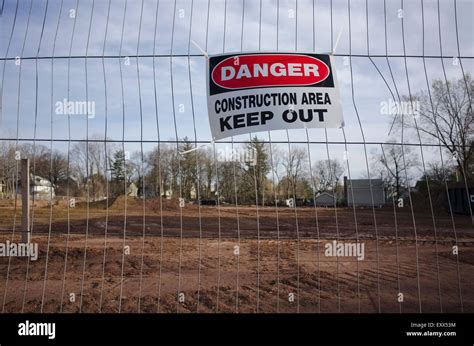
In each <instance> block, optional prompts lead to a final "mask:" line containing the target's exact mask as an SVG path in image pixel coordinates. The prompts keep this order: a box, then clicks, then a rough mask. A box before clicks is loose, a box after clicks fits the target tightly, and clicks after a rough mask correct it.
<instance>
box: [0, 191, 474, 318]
mask: <svg viewBox="0 0 474 346" xmlns="http://www.w3.org/2000/svg"><path fill="white" fill-rule="evenodd" d="M125 207H126V210H125ZM14 211H15V208H14V206H13V205H12V204H8V203H7V202H3V203H0V242H6V241H7V240H10V241H12V240H14V241H16V242H19V241H20V238H19V232H20V226H21V225H20V224H21V206H17V208H16V214H15V213H14ZM395 212H396V217H395V213H394V210H393V208H392V207H386V208H383V209H375V211H373V210H372V209H371V208H367V209H357V210H356V211H355V212H354V210H352V209H345V208H338V209H334V208H317V209H315V208H314V207H298V208H297V209H296V211H295V210H294V209H290V208H285V207H279V208H278V210H276V209H275V207H264V208H263V207H259V208H258V210H257V208H256V207H255V206H239V208H238V209H237V208H236V207H235V206H230V205H222V206H219V207H216V206H201V207H199V206H197V205H193V204H186V206H185V207H184V208H179V207H178V203H177V201H163V203H160V201H159V200H151V201H146V202H145V204H144V203H143V201H142V200H139V199H131V198H127V202H126V205H125V199H124V198H119V199H118V200H116V201H115V202H114V203H113V204H111V205H109V206H108V208H107V206H106V204H105V203H102V204H100V203H90V204H89V208H87V205H77V206H76V207H75V208H70V209H69V210H68V209H67V208H66V207H65V206H64V204H59V205H55V206H53V207H52V208H51V207H49V206H48V205H47V204H45V205H41V206H36V207H35V208H34V210H32V213H31V217H32V228H33V238H32V239H33V242H35V243H38V244H39V258H38V260H37V261H29V260H28V258H20V257H11V258H8V257H0V304H1V305H0V306H2V308H3V311H4V312H21V311H24V312H40V311H43V312H60V311H62V312H79V311H82V312H298V311H299V312H323V313H324V312H339V311H340V312H359V311H360V312H379V311H380V312H400V311H401V312H419V311H420V310H421V311H423V312H441V311H442V312H461V311H464V312H474V231H473V227H472V220H471V217H470V216H463V215H455V216H454V217H453V218H451V216H450V215H449V214H447V213H443V212H437V213H435V215H434V218H433V215H432V214H431V213H430V212H429V211H428V210H427V211H424V212H421V211H417V212H415V213H414V218H413V217H412V214H411V210H410V208H409V207H408V208H406V207H405V208H402V209H396V211H395ZM68 214H69V215H68ZM374 214H375V215H374ZM15 215H16V217H15ZM68 220H69V221H68ZM13 230H14V232H13ZM415 235H416V236H415ZM12 236H13V238H12ZM456 239H457V244H458V246H459V255H458V256H456V255H453V248H452V246H453V245H454V244H455V240H456ZM333 240H340V241H341V242H355V241H359V242H360V243H363V244H364V246H365V258H364V259H363V260H361V261H358V260H357V259H356V258H354V257H329V256H326V255H325V244H326V243H330V242H332V241H333ZM124 249H125V250H124ZM237 249H238V253H239V254H236V251H237ZM399 293H402V294H403V301H402V302H400V301H399V299H400V297H401V296H400V295H399Z"/></svg>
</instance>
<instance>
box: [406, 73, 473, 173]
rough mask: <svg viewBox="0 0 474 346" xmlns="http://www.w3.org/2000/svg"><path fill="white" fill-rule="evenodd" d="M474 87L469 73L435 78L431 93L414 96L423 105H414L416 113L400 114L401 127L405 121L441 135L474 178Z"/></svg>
mask: <svg viewBox="0 0 474 346" xmlns="http://www.w3.org/2000/svg"><path fill="white" fill-rule="evenodd" d="M473 90H474V82H473V80H472V78H471V76H470V75H469V74H465V75H464V76H463V77H462V78H460V79H458V80H453V81H447V82H446V81H443V80H434V81H433V82H432V84H431V94H427V93H426V92H425V93H420V94H418V95H414V97H413V98H412V100H411V101H412V102H414V103H415V102H418V105H419V107H413V108H415V109H416V108H419V109H418V113H416V112H415V116H404V117H400V116H397V125H398V128H400V127H401V126H402V125H403V126H406V127H407V128H411V129H418V130H419V131H420V133H421V134H423V135H424V136H425V137H427V138H429V139H431V140H434V141H435V142H436V143H437V142H438V139H439V141H440V142H441V144H442V145H443V146H444V148H446V150H447V151H448V152H449V153H450V154H451V155H452V157H453V160H454V161H455V162H456V163H457V167H458V170H459V173H460V174H461V175H462V176H463V177H464V178H466V180H467V181H470V180H472V178H473V173H472V165H473V163H474V162H473V161H474V115H473V112H472V94H473ZM405 99H407V98H405ZM415 106H416V104H415ZM402 118H403V119H404V120H403V122H402Z"/></svg>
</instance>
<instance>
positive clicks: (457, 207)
mask: <svg viewBox="0 0 474 346" xmlns="http://www.w3.org/2000/svg"><path fill="white" fill-rule="evenodd" d="M460 185H461V184H458V185H456V186H454V185H451V186H449V188H448V193H449V201H450V203H451V209H452V211H453V213H455V214H470V213H471V210H472V211H474V187H473V186H470V187H468V189H467V190H466V187H465V186H460Z"/></svg>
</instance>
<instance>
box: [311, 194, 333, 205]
mask: <svg viewBox="0 0 474 346" xmlns="http://www.w3.org/2000/svg"><path fill="white" fill-rule="evenodd" d="M314 204H315V205H316V206H317V207H334V196H333V195H331V194H329V193H327V192H323V193H321V194H319V195H317V196H315V197H314Z"/></svg>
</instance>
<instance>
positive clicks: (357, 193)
mask: <svg viewBox="0 0 474 346" xmlns="http://www.w3.org/2000/svg"><path fill="white" fill-rule="evenodd" d="M371 190H372V195H371ZM344 197H345V199H346V203H347V205H348V206H349V207H352V206H356V207H372V206H374V207H378V208H381V207H382V206H383V205H384V204H385V189H384V183H383V180H382V179H347V177H344ZM372 198H373V203H372Z"/></svg>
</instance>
